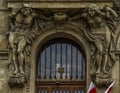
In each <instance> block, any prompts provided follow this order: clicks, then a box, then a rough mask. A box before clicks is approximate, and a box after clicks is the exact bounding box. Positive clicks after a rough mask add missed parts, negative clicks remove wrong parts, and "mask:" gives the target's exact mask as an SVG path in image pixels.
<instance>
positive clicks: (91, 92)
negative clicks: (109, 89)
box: [87, 82, 97, 93]
mask: <svg viewBox="0 0 120 93" xmlns="http://www.w3.org/2000/svg"><path fill="white" fill-rule="evenodd" d="M87 93H97V89H96V87H95V86H94V84H93V82H91V83H90V86H89V89H88V91H87Z"/></svg>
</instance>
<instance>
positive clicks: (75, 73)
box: [36, 38, 86, 93]
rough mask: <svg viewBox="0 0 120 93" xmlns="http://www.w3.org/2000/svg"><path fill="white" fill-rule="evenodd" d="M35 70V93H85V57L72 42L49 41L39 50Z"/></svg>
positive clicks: (62, 39) (66, 40) (61, 39)
mask: <svg viewBox="0 0 120 93" xmlns="http://www.w3.org/2000/svg"><path fill="white" fill-rule="evenodd" d="M36 68H37V69H36V89H37V93H85V85H86V62H85V56H84V54H83V51H82V49H81V47H80V46H79V45H78V44H77V43H75V42H74V41H72V40H69V39H65V38H55V39H52V40H49V41H48V42H47V43H45V44H44V45H43V46H42V47H41V49H40V52H39V55H38V62H37V65H36ZM52 85H53V86H52ZM63 86H64V88H63Z"/></svg>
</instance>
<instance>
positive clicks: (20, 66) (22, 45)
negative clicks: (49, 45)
mask: <svg viewBox="0 0 120 93" xmlns="http://www.w3.org/2000/svg"><path fill="white" fill-rule="evenodd" d="M36 16H37V15H36V14H35V13H34V12H33V11H32V9H31V7H30V6H29V5H28V4H22V5H21V6H20V7H16V8H13V9H12V12H11V14H10V21H11V25H10V32H9V46H10V57H9V66H8V67H9V75H8V77H9V78H8V84H9V86H10V87H13V86H23V85H24V83H25V82H26V81H27V80H28V78H29V66H30V63H29V56H30V49H31V48H30V46H31V44H32V43H33V40H34V38H35V36H36V35H35V28H34V24H33V23H34V19H35V17H36ZM33 30H34V32H33Z"/></svg>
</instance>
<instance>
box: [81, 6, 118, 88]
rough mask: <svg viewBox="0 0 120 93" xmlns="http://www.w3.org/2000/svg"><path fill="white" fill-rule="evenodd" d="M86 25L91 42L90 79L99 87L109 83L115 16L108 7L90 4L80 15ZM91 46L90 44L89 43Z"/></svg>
mask: <svg viewBox="0 0 120 93" xmlns="http://www.w3.org/2000/svg"><path fill="white" fill-rule="evenodd" d="M81 18H85V20H86V22H87V23H88V26H87V27H89V29H88V28H87V29H88V31H89V32H88V33H87V34H88V37H89V40H90V41H91V42H93V46H95V47H91V49H92V52H93V53H92V54H91V59H92V61H91V72H90V74H91V77H92V80H93V81H94V82H95V83H96V84H97V85H98V86H99V87H100V86H103V85H109V83H111V81H112V79H111V69H112V67H113V64H114V62H115V56H114V53H113V52H112V51H113V50H115V18H117V14H116V13H115V11H114V10H112V9H111V8H110V7H108V6H104V7H102V8H100V7H98V6H97V5H95V4H90V5H88V7H86V9H85V10H84V11H83V13H81ZM91 45H92V43H91Z"/></svg>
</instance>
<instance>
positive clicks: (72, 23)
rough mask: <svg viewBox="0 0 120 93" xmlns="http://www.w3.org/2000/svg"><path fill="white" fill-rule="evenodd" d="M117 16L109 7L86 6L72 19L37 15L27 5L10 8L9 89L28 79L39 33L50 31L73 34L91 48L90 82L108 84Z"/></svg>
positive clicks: (113, 59) (63, 16) (62, 15)
mask: <svg viewBox="0 0 120 93" xmlns="http://www.w3.org/2000/svg"><path fill="white" fill-rule="evenodd" d="M116 17H117V14H116V13H115V12H114V10H112V9H111V8H110V7H108V6H105V7H102V8H100V7H97V6H96V5H95V4H90V5H88V7H86V8H85V9H83V10H81V11H80V13H79V14H77V15H75V16H72V17H71V16H69V15H68V14H67V13H64V12H57V13H54V12H53V15H50V16H47V17H46V16H44V15H43V14H42V13H41V12H40V11H39V12H37V14H36V13H35V12H34V11H33V10H32V9H31V7H30V6H29V5H27V4H23V5H22V6H21V7H17V8H13V9H12V12H11V14H10V21H11V25H10V32H9V45H10V57H9V66H8V67H9V76H8V77H9V78H8V84H9V85H10V86H11V87H14V86H24V83H25V82H26V81H27V80H28V79H29V66H30V61H29V59H30V58H29V57H30V54H31V51H30V49H31V46H32V44H33V42H34V40H35V39H36V38H37V37H38V36H39V35H40V34H42V33H44V32H46V31H48V30H52V29H57V30H58V29H60V30H69V31H71V30H73V31H76V32H77V33H79V34H80V35H81V37H82V38H84V39H85V40H86V41H87V42H88V43H89V44H90V46H91V48H90V49H91V71H90V75H91V77H92V80H93V81H94V82H95V83H96V84H97V85H98V86H102V85H109V83H111V81H112V78H111V70H112V66H113V64H114V62H115V57H114V52H113V51H114V48H115V28H116V27H115V18H116Z"/></svg>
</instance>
